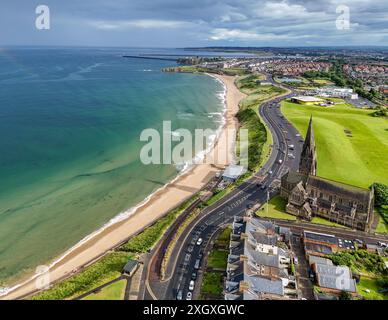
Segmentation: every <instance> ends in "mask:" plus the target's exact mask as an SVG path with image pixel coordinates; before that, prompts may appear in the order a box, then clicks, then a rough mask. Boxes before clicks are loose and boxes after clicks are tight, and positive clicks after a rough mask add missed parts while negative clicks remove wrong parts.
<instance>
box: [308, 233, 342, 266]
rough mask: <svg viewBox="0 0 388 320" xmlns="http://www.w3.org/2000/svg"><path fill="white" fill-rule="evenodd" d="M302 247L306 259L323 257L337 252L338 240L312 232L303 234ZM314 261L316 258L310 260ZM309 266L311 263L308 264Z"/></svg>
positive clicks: (331, 236)
mask: <svg viewBox="0 0 388 320" xmlns="http://www.w3.org/2000/svg"><path fill="white" fill-rule="evenodd" d="M303 245H304V250H305V254H306V258H308V259H310V257H312V256H315V257H324V256H326V255H330V254H333V253H335V252H337V251H338V240H337V238H336V237H335V236H333V235H329V234H324V233H317V232H312V231H304V232H303ZM312 259H316V258H312ZM310 265H311V263H310Z"/></svg>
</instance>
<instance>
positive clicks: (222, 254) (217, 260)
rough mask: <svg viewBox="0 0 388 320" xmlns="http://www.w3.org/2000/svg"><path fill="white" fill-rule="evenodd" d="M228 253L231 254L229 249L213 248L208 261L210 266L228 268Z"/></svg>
mask: <svg viewBox="0 0 388 320" xmlns="http://www.w3.org/2000/svg"><path fill="white" fill-rule="evenodd" d="M228 254H229V252H228V251H224V250H213V251H212V252H211V253H210V255H209V258H208V262H207V266H208V268H213V269H223V270H226V265H227V260H228Z"/></svg>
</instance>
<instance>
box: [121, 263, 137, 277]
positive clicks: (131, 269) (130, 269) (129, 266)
mask: <svg viewBox="0 0 388 320" xmlns="http://www.w3.org/2000/svg"><path fill="white" fill-rule="evenodd" d="M138 266H139V262H138V261H136V260H132V259H131V260H128V262H127V263H126V264H125V266H124V268H123V274H125V275H127V276H130V277H132V276H133V275H134V273H135V272H136V270H137V268H138Z"/></svg>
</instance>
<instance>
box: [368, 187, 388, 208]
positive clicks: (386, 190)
mask: <svg viewBox="0 0 388 320" xmlns="http://www.w3.org/2000/svg"><path fill="white" fill-rule="evenodd" d="M371 187H373V188H374V191H375V205H376V206H384V205H388V186H387V185H385V184H383V183H377V182H376V183H374V184H372V186H371Z"/></svg>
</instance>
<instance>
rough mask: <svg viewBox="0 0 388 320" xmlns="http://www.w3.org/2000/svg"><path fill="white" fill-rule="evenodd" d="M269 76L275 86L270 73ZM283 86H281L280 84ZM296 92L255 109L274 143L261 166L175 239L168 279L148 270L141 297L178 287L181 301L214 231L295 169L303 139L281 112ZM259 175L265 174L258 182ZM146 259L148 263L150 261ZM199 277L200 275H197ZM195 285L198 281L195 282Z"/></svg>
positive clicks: (167, 295)
mask: <svg viewBox="0 0 388 320" xmlns="http://www.w3.org/2000/svg"><path fill="white" fill-rule="evenodd" d="M267 80H268V81H270V82H271V83H273V84H274V85H276V86H279V85H278V84H276V83H274V81H273V79H272V78H271V77H270V76H267ZM283 88H284V87H283ZM293 95H294V93H293V92H292V91H291V93H288V94H286V95H283V96H280V97H275V98H273V99H271V100H270V101H267V102H265V103H263V104H262V105H261V107H260V108H259V113H260V116H261V117H262V119H263V121H264V122H265V124H266V125H267V126H268V128H269V130H270V131H271V133H272V137H273V145H272V148H271V154H270V157H269V159H268V161H267V162H266V164H265V165H264V166H263V168H262V169H261V170H260V171H259V172H258V173H257V174H255V175H254V176H253V177H251V178H250V179H249V180H247V181H246V182H244V183H243V184H242V185H240V186H239V187H238V188H236V189H234V190H233V191H232V192H230V193H229V194H228V195H227V196H225V197H224V198H222V199H221V200H220V201H218V202H217V203H216V204H214V205H212V206H210V207H207V208H205V209H204V210H203V211H202V212H201V213H200V214H199V216H198V217H197V218H196V219H194V220H193V221H192V222H191V223H190V224H189V225H188V226H187V227H186V230H185V232H183V233H182V235H181V236H180V237H179V238H178V240H177V242H176V245H175V247H174V250H173V253H172V254H171V259H170V261H169V263H168V266H167V273H166V274H167V277H166V279H165V280H164V281H160V280H158V279H156V278H157V277H155V274H154V275H153V276H152V275H151V274H150V273H152V272H153V271H151V270H150V268H148V273H147V272H145V276H144V283H145V286H144V290H143V291H142V296H141V297H140V299H145V300H147V299H149V300H152V299H159V300H163V299H164V300H166V299H167V300H170V299H176V297H177V293H178V292H179V291H182V296H183V299H185V298H186V294H187V292H188V291H189V289H188V288H189V283H190V280H191V278H192V274H193V273H197V277H198V274H199V275H201V273H202V269H201V267H203V266H202V260H203V256H204V255H207V254H208V252H206V251H204V249H203V248H206V247H207V246H208V244H209V241H210V240H211V239H212V237H213V235H214V234H215V232H216V231H217V230H219V229H220V228H221V227H222V226H223V225H225V224H227V223H230V222H231V221H232V220H233V216H235V215H244V213H245V212H246V210H247V208H248V207H250V206H252V205H255V204H257V203H264V202H265V201H266V200H267V197H268V195H269V197H272V196H274V195H275V193H276V191H275V192H273V191H271V188H269V186H270V185H271V184H272V183H273V182H274V181H275V180H279V179H280V178H281V176H283V174H284V173H286V172H287V170H289V169H290V168H292V169H297V168H298V165H299V156H300V153H301V149H302V146H303V139H302V137H301V136H300V133H299V132H298V131H297V130H296V129H295V128H294V127H293V126H292V125H291V123H289V122H288V121H287V120H286V119H285V117H284V116H283V115H282V114H281V111H280V101H282V100H283V99H286V98H288V97H291V96H293ZM262 177H265V178H264V180H262ZM259 182H260V183H261V185H263V186H264V187H265V189H262V188H261V187H258V184H259ZM279 224H281V225H284V226H289V227H291V230H292V231H293V232H294V233H295V234H298V233H299V234H300V233H301V232H302V230H303V229H304V228H307V229H309V230H312V231H320V232H330V233H331V234H333V233H334V234H335V233H337V234H338V235H339V236H341V237H343V238H345V239H346V238H350V239H354V238H355V235H357V237H356V238H360V239H363V240H365V241H366V242H372V241H373V243H375V240H376V239H377V238H378V237H374V236H373V235H372V236H371V235H368V234H360V233H359V232H353V231H351V230H350V231H348V230H346V229H340V228H331V227H327V226H317V225H313V224H311V223H300V222H289V221H280V222H279ZM199 238H202V239H203V242H202V244H201V245H197V244H196V241H197V239H199ZM162 253H163V252H162V251H161V250H159V251H158V250H155V251H154V252H152V253H151V254H150V258H149V260H150V261H152V259H158V258H159V259H160V255H161V254H162ZM199 258H200V260H201V265H200V268H199V270H198V268H197V267H198V266H196V262H197V260H198V259H199ZM149 263H150V262H149ZM200 278H201V277H200ZM197 285H199V282H198V284H197ZM197 289H198V288H196V289H195V290H194V297H193V298H194V299H195V298H197V296H196V294H197V293H198V292H199V290H197Z"/></svg>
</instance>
